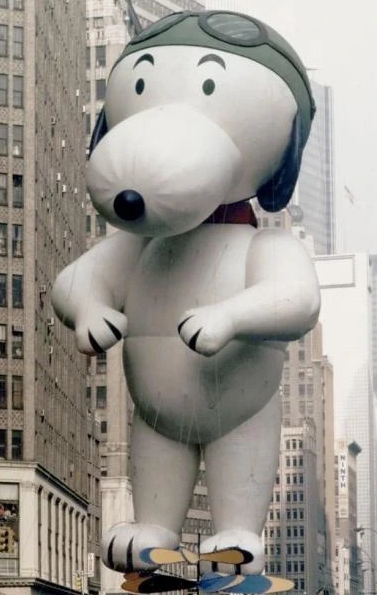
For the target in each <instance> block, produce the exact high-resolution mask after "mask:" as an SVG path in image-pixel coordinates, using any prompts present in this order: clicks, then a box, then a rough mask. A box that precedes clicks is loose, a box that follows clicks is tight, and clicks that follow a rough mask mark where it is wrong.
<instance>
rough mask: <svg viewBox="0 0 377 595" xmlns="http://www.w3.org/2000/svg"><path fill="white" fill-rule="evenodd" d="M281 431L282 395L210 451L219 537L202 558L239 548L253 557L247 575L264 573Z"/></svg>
mask: <svg viewBox="0 0 377 595" xmlns="http://www.w3.org/2000/svg"><path fill="white" fill-rule="evenodd" d="M280 431H281V403H280V396H279V394H275V395H274V396H273V397H272V398H271V400H270V401H269V402H268V403H267V405H265V406H264V408H263V409H262V410H261V411H259V412H258V413H257V414H256V415H254V417H253V418H251V419H250V420H248V421H246V422H245V423H243V424H242V425H241V426H239V427H238V428H236V429H235V430H233V431H232V432H230V433H229V434H227V435H226V436H223V437H222V438H219V439H218V440H216V441H214V442H212V443H211V444H209V445H207V446H206V447H205V451H204V453H205V464H206V481H207V486H208V492H209V500H210V508H211V512H212V518H213V522H214V526H215V530H216V534H215V535H214V536H213V537H210V538H209V539H206V540H205V541H203V543H202V550H201V551H202V552H208V551H213V550H214V549H215V548H217V549H222V548H228V547H232V546H233V547H234V546H238V547H241V548H243V549H245V550H247V551H249V552H250V553H251V554H252V555H253V561H252V562H250V563H249V564H245V565H243V566H242V567H241V572H242V573H245V574H247V573H259V572H261V571H262V570H263V568H264V551H263V545H262V541H261V538H260V535H261V533H262V530H263V526H264V523H265V520H266V515H267V511H268V507H269V503H270V500H271V495H272V491H273V486H274V482H275V478H276V471H277V467H278V460H279V459H278V457H279V450H280Z"/></svg>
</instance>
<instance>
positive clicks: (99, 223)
mask: <svg viewBox="0 0 377 595" xmlns="http://www.w3.org/2000/svg"><path fill="white" fill-rule="evenodd" d="M105 235H106V220H105V219H104V218H103V217H102V215H96V236H97V237H99V236H105Z"/></svg>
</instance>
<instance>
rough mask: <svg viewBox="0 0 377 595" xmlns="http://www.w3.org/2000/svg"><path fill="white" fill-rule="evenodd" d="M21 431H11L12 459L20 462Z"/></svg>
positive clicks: (21, 447) (21, 448)
mask: <svg viewBox="0 0 377 595" xmlns="http://www.w3.org/2000/svg"><path fill="white" fill-rule="evenodd" d="M22 434H23V433H22V430H12V459H13V460H14V461H20V460H21V459H22V450H23V435H22Z"/></svg>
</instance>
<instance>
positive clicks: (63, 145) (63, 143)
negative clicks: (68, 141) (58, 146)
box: [62, 138, 65, 149]
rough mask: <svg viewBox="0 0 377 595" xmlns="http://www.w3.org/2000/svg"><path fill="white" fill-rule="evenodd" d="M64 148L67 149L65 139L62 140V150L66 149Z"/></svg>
mask: <svg viewBox="0 0 377 595" xmlns="http://www.w3.org/2000/svg"><path fill="white" fill-rule="evenodd" d="M64 147H65V139H64V138H63V139H62V148H63V149H64Z"/></svg>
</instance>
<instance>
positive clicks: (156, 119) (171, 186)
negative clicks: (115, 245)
mask: <svg viewBox="0 0 377 595" xmlns="http://www.w3.org/2000/svg"><path fill="white" fill-rule="evenodd" d="M240 172H241V156H240V152H239V150H238V148H237V146H236V145H235V144H234V142H233V141H232V139H231V138H230V137H229V136H228V134H227V133H226V132H224V130H222V128H220V126H218V125H217V124H215V123H214V122H212V121H211V120H210V118H208V117H207V116H205V115H203V114H201V113H200V112H198V111H196V110H195V109H193V108H191V107H189V106H187V105H181V104H171V105H164V106H160V107H156V108H153V109H149V110H145V111H142V112H140V113H138V114H136V115H134V116H131V117H130V118H128V119H126V120H124V121H122V122H120V123H119V124H117V125H116V126H115V127H114V128H112V129H111V130H110V131H109V132H108V133H107V134H106V136H105V137H104V138H103V139H102V141H101V142H100V143H99V144H98V146H97V147H96V148H95V150H94V151H93V153H92V156H91V158H90V161H89V164H88V171H87V183H88V189H89V192H90V194H91V197H92V200H93V203H94V206H95V207H96V208H97V210H98V211H99V212H100V213H101V214H102V215H103V216H104V217H105V219H106V220H107V221H109V222H110V223H111V224H113V225H115V226H116V227H119V228H121V229H127V230H129V231H132V232H134V233H140V234H143V235H152V236H154V235H175V234H178V233H183V232H185V231H188V230H189V229H193V228H194V227H196V226H197V225H199V224H200V223H202V222H203V221H204V220H205V219H206V218H207V217H208V216H209V215H211V214H212V213H213V211H214V210H215V209H216V208H217V207H218V206H219V205H220V204H222V203H224V202H227V197H229V194H230V191H231V189H232V188H233V187H234V186H235V185H236V182H237V180H238V179H239V176H240ZM125 190H133V191H135V192H137V193H138V194H139V195H140V196H141V197H142V199H143V201H144V204H145V210H144V213H143V215H142V216H141V217H140V218H139V219H137V220H134V221H124V220H122V219H121V218H120V217H119V216H118V215H117V214H116V213H115V211H114V199H115V197H116V196H117V195H118V193H120V192H122V191H125ZM239 198H240V199H242V198H245V197H241V196H240V197H239Z"/></svg>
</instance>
